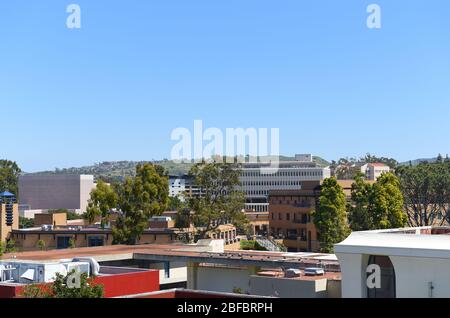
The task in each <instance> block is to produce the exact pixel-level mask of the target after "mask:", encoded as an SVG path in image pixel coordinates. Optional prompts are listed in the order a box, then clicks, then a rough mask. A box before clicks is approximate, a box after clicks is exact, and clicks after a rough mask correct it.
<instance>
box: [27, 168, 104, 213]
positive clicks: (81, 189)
mask: <svg viewBox="0 0 450 318" xmlns="http://www.w3.org/2000/svg"><path fill="white" fill-rule="evenodd" d="M95 186H96V185H95V182H94V176H91V175H24V176H20V177H19V198H20V204H21V205H23V206H26V207H28V209H29V210H53V209H67V210H71V211H75V212H77V213H83V212H86V208H87V204H88V200H89V198H90V194H91V191H92V190H93V189H95Z"/></svg>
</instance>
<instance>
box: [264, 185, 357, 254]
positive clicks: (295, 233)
mask: <svg viewBox="0 0 450 318" xmlns="http://www.w3.org/2000/svg"><path fill="white" fill-rule="evenodd" d="M338 183H339V185H340V186H341V187H342V188H343V190H344V193H345V194H346V196H347V197H349V196H350V194H351V186H352V184H353V181H351V180H339V181H338ZM321 184H322V181H304V182H301V184H300V185H299V187H298V189H297V190H274V191H271V192H270V195H269V202H270V207H269V224H270V235H271V236H273V237H274V238H275V239H279V240H282V243H283V245H284V246H286V247H287V249H288V251H289V252H317V251H319V250H320V243H319V239H318V233H317V230H316V227H315V225H314V221H313V219H312V217H311V214H312V212H313V211H314V210H315V209H316V206H317V203H318V199H319V196H320V192H321Z"/></svg>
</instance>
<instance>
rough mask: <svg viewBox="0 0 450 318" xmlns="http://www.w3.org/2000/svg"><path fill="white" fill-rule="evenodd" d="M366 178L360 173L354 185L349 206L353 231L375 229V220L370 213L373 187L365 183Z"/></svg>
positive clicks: (349, 217) (349, 216)
mask: <svg viewBox="0 0 450 318" xmlns="http://www.w3.org/2000/svg"><path fill="white" fill-rule="evenodd" d="M364 178H365V176H364V175H363V174H362V173H359V174H357V176H356V178H355V182H354V183H353V184H352V190H351V202H350V203H349V204H348V211H349V215H348V219H349V224H350V227H351V229H352V230H353V231H367V230H372V229H374V225H373V219H372V216H371V215H370V211H369V207H370V204H369V202H370V199H371V197H372V185H371V184H369V183H367V182H365V180H364Z"/></svg>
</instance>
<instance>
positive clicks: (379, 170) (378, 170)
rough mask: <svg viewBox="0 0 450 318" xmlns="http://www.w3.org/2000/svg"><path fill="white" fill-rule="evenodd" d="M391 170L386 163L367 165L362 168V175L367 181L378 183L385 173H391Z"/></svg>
mask: <svg viewBox="0 0 450 318" xmlns="http://www.w3.org/2000/svg"><path fill="white" fill-rule="evenodd" d="M390 171H391V168H389V166H387V165H385V164H384V163H367V164H364V165H362V166H361V173H363V174H364V175H365V176H366V179H367V180H371V181H376V180H377V179H378V178H379V177H381V175H382V174H383V173H387V172H390Z"/></svg>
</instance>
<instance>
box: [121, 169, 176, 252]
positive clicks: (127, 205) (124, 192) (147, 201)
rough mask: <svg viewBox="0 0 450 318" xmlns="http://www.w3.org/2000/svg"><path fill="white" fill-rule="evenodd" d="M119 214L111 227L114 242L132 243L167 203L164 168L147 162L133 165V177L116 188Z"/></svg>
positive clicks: (167, 188)
mask: <svg viewBox="0 0 450 318" xmlns="http://www.w3.org/2000/svg"><path fill="white" fill-rule="evenodd" d="M117 191H118V197H119V201H118V208H119V210H120V211H121V215H120V217H119V218H118V220H117V222H116V224H115V226H114V227H113V236H114V242H115V243H117V244H124V243H125V244H135V243H136V242H137V240H139V238H140V236H141V235H142V233H143V232H144V230H145V228H146V227H147V225H148V221H149V218H150V217H152V216H155V215H161V214H162V213H163V212H164V211H165V210H166V208H167V206H168V203H169V180H168V177H167V175H166V174H165V172H164V169H162V168H159V167H158V166H155V165H153V164H150V163H145V164H140V165H138V166H137V167H136V176H135V177H134V178H127V179H126V180H125V182H124V183H123V184H120V185H119V186H118V187H117Z"/></svg>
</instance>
